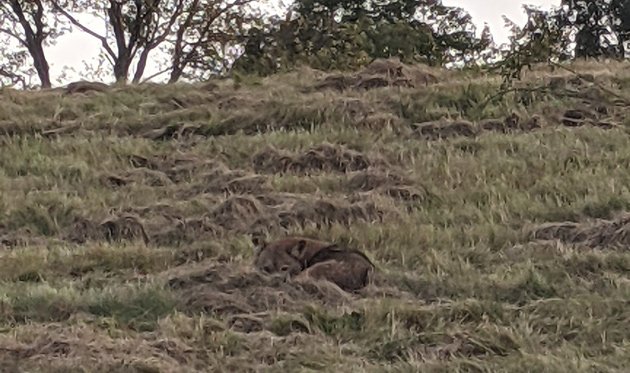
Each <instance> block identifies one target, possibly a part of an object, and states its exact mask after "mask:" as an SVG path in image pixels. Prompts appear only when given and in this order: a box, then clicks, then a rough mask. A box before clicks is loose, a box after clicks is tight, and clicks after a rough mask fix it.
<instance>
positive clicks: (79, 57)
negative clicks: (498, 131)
mask: <svg viewBox="0 0 630 373" xmlns="http://www.w3.org/2000/svg"><path fill="white" fill-rule="evenodd" d="M443 2H444V4H446V5H451V6H459V7H462V8H465V9H466V10H467V11H468V12H469V13H470V15H471V16H472V17H473V20H474V21H475V23H476V24H477V25H478V28H479V30H480V31H481V29H482V28H483V25H484V23H488V25H489V26H490V30H491V31H492V33H493V35H494V38H495V41H496V42H497V43H503V42H506V41H507V35H508V33H507V30H506V29H505V28H504V22H503V18H502V15H506V16H507V17H508V18H510V19H511V20H512V21H514V22H516V23H517V24H523V23H524V22H525V20H526V17H525V14H524V12H523V7H522V6H523V4H529V5H536V6H542V7H545V8H549V7H550V6H553V5H558V4H559V3H560V0H527V1H523V0H443ZM90 25H91V26H92V28H93V29H94V30H95V31H102V30H104V25H103V21H102V20H100V21H99V20H95V22H94V23H91V24H90ZM99 51H100V44H99V42H97V41H96V40H95V39H94V38H92V37H91V36H89V35H86V34H84V33H82V32H80V31H75V32H73V33H72V34H68V35H64V36H62V37H61V38H60V39H59V40H58V41H57V44H56V45H55V46H52V47H49V48H48V50H47V53H48V60H49V63H50V68H51V76H52V79H53V84H55V83H54V82H56V81H57V80H58V79H59V78H61V73H62V70H63V67H64V66H68V67H71V68H73V69H75V71H76V72H75V73H71V74H69V75H68V76H67V77H66V78H64V79H62V81H61V82H59V83H60V84H65V83H67V82H69V81H73V80H77V79H80V78H85V76H83V74H82V72H85V71H86V68H85V67H84V61H86V62H88V63H93V61H95V59H96V57H97V56H98V54H99ZM156 70H157V68H156V67H155V66H148V67H147V70H146V72H145V76H149V75H151V74H152V73H154V72H156Z"/></svg>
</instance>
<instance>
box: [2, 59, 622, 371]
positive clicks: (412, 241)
mask: <svg viewBox="0 0 630 373" xmlns="http://www.w3.org/2000/svg"><path fill="white" fill-rule="evenodd" d="M384 67H385V68H384ZM391 67H393V68H394V69H393V72H394V73H396V74H397V76H395V77H392V76H391V75H388V74H387V71H386V70H388V69H387V68H391ZM571 68H572V69H576V70H578V71H579V72H580V73H583V74H584V76H583V78H584V79H579V78H576V76H575V75H574V74H572V73H570V72H567V71H564V70H556V71H550V70H549V68H545V67H539V68H537V69H536V70H535V71H533V72H529V73H528V74H527V75H526V76H525V77H524V80H523V81H522V82H520V83H519V87H520V88H521V89H520V90H516V91H511V92H507V93H505V94H498V93H500V92H499V86H500V83H501V80H500V78H499V77H495V76H484V75H475V74H473V73H464V72H453V71H450V72H449V71H431V70H428V69H426V68H424V67H420V66H416V67H410V66H397V65H396V64H395V63H393V62H392V63H390V64H384V65H382V66H372V67H371V68H368V69H366V70H365V71H362V72H357V74H356V75H346V76H341V75H334V74H333V75H326V74H322V73H319V72H316V71H311V70H307V69H303V70H300V71H297V72H294V73H291V74H286V75H282V76H274V77H271V78H268V79H254V78H239V79H238V80H236V81H235V80H221V81H216V82H212V83H209V84H205V85H184V84H181V85H173V86H153V85H147V86H138V87H128V88H112V89H111V90H110V91H108V92H89V93H85V94H70V95H66V94H63V92H61V91H52V90H51V91H45V92H18V91H12V90H4V91H2V92H1V93H0V149H1V151H0V294H1V298H0V330H1V331H2V332H1V333H0V366H2V367H4V369H8V371H23V372H26V371H28V372H40V371H41V372H96V371H99V372H105V371H109V372H183V371H186V372H205V371H226V372H234V371H242V372H244V371H270V372H286V371H329V372H340V371H344V372H415V371H423V372H431V371H434V372H454V371H462V372H463V371H467V372H470V371H472V372H483V371H493V372H496V371H506V372H507V371H509V372H525V371H540V372H542V371H553V372H557V371H560V372H575V371H580V372H582V371H592V372H601V371H620V372H621V371H624V370H625V369H627V366H629V365H630V342H629V341H630V330H629V329H628V325H629V323H630V308H629V307H628V306H629V301H628V300H629V299H630V278H629V276H628V273H629V270H630V252H629V251H628V249H627V248H628V245H629V244H630V223H629V222H630V219H629V218H628V216H627V215H625V214H624V212H625V211H627V210H628V209H629V208H630V190H629V189H628V185H630V173H629V172H628V167H629V166H630V141H629V140H630V137H629V133H628V128H629V127H628V125H630V122H629V121H628V119H626V116H625V111H626V110H627V104H626V102H628V100H626V99H625V97H626V94H628V93H627V92H628V88H630V65H627V64H614V63H608V64H603V63H602V64H596V63H582V64H579V65H574V66H572V67H571ZM390 70H392V69H390ZM389 72H390V73H391V72H392V71H389ZM628 96H630V94H628ZM489 98H493V99H489ZM517 119H518V120H517ZM427 122H428V123H427ZM252 233H256V234H259V233H262V234H265V235H267V236H268V237H269V238H270V239H273V238H278V237H281V236H282V235H285V234H288V233H300V234H305V235H310V236H313V237H318V238H322V239H327V240H334V241H337V242H341V243H347V244H349V245H351V246H353V247H356V248H359V249H361V250H364V251H365V252H366V254H367V255H368V256H369V257H370V258H372V259H373V261H374V262H375V264H376V266H377V268H378V274H377V278H376V280H375V283H374V284H373V285H371V286H370V287H368V288H366V289H364V290H362V291H361V292H359V293H358V294H347V293H342V292H340V291H339V290H338V289H336V288H335V287H333V286H330V285H328V284H325V283H315V282H313V283H311V284H309V283H303V284H298V283H293V282H283V281H281V280H280V279H277V278H273V277H266V276H263V275H261V274H259V273H258V272H256V271H255V270H253V269H252V268H251V264H250V263H251V256H252V246H251V244H250V234H252Z"/></svg>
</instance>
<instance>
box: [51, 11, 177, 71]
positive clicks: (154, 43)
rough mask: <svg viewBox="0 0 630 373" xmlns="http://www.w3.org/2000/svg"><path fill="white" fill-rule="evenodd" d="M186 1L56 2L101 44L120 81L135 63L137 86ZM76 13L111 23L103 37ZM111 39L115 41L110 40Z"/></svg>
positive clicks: (72, 22) (73, 23)
mask: <svg viewBox="0 0 630 373" xmlns="http://www.w3.org/2000/svg"><path fill="white" fill-rule="evenodd" d="M185 3H186V0H107V1H105V2H102V1H91V0H82V1H80V0H79V1H69V0H52V4H53V6H54V9H55V11H57V12H58V13H59V14H61V15H62V16H63V17H65V18H66V19H68V21H70V23H71V24H72V25H74V26H76V27H77V28H79V29H80V30H81V31H83V32H86V33H88V34H89V35H91V36H93V37H94V38H96V39H97V40H99V41H100V43H101V45H102V47H103V50H104V51H105V55H106V57H107V58H108V60H109V61H110V63H111V65H112V67H113V72H114V77H115V79H116V81H118V82H123V83H126V82H127V80H128V78H129V73H130V70H131V68H132V65H133V64H134V62H135V72H134V76H133V80H132V81H133V82H134V83H137V82H139V81H140V80H141V79H142V76H143V75H144V71H145V69H146V65H147V61H148V59H149V55H150V53H151V52H152V51H153V50H155V49H156V48H157V47H158V46H160V44H161V43H163V42H164V41H165V40H166V38H167V37H168V36H169V35H170V34H171V33H172V27H173V25H174V24H175V22H176V21H177V19H178V17H179V16H180V15H181V14H182V13H183V11H184V7H185ZM72 12H88V13H91V14H95V15H98V16H101V17H103V18H104V19H105V20H106V21H107V31H106V33H105V34H104V35H102V34H99V33H97V32H95V31H94V30H92V29H91V28H89V27H87V26H86V25H85V24H84V23H82V22H81V21H79V19H78V18H76V17H75V16H74V15H73V14H72ZM110 35H111V37H110Z"/></svg>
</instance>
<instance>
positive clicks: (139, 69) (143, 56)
mask: <svg viewBox="0 0 630 373" xmlns="http://www.w3.org/2000/svg"><path fill="white" fill-rule="evenodd" d="M149 52H151V50H150V49H148V47H146V48H145V49H143V50H142V53H140V59H139V60H138V64H137V65H136V72H135V73H134V74H133V80H132V82H133V84H138V83H140V79H142V76H143V75H144V70H145V69H146V67H147V60H148V59H149Z"/></svg>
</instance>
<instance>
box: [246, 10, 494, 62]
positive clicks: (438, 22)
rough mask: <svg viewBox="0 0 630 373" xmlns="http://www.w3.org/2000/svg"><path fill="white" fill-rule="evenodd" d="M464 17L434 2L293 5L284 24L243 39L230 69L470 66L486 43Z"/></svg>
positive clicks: (280, 22) (464, 15)
mask: <svg viewBox="0 0 630 373" xmlns="http://www.w3.org/2000/svg"><path fill="white" fill-rule="evenodd" d="M488 36H489V33H484V38H482V39H479V38H477V37H476V29H475V26H474V24H473V23H472V19H471V17H470V15H469V14H468V13H466V12H465V11H464V10H463V9H461V8H454V7H448V6H445V5H443V4H442V3H441V2H440V1H419V2H418V1H410V0H390V1H385V2H380V1H379V2H376V1H370V2H368V4H367V5H366V4H365V2H364V1H358V0H344V1H335V2H332V1H327V0H298V1H296V2H295V4H294V6H293V7H292V9H291V11H290V12H289V13H288V15H287V17H286V18H285V19H276V20H275V21H274V22H273V23H272V24H269V25H265V27H262V28H255V29H253V30H251V32H250V33H249V40H248V43H247V44H246V46H245V52H244V54H243V56H242V58H241V59H240V60H239V61H238V63H237V65H236V66H237V68H238V69H240V70H244V71H248V72H256V73H262V74H268V73H272V72H275V71H279V70H284V69H286V68H290V67H292V66H295V65H297V64H308V65H310V66H312V67H315V68H319V69H324V70H331V69H344V70H345V69H353V68H356V67H358V66H362V65H365V64H366V63H368V62H370V61H371V60H373V59H375V58H388V57H398V58H400V60H401V61H403V62H424V63H427V64H430V65H445V64H448V63H453V62H464V63H468V64H469V63H473V62H474V60H475V57H477V56H479V54H480V53H481V52H482V51H483V50H484V49H486V48H487V47H488V46H489V45H490V44H491V40H490V39H489V38H488Z"/></svg>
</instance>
